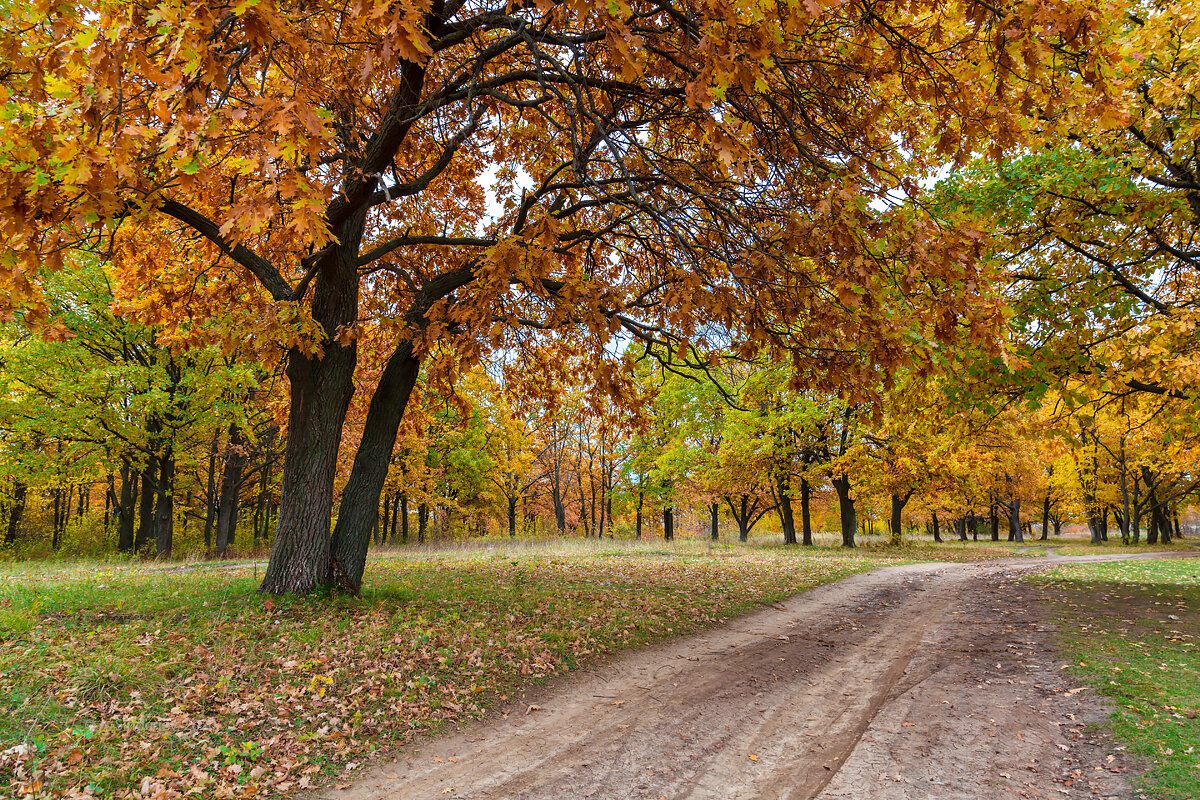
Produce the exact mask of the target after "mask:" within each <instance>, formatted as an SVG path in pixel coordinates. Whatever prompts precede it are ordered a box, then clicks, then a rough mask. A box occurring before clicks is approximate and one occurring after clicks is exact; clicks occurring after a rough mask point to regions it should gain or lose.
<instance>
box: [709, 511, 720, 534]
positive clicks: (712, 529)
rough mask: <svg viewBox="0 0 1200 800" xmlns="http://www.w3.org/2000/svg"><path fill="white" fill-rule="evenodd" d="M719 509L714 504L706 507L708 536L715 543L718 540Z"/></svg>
mask: <svg viewBox="0 0 1200 800" xmlns="http://www.w3.org/2000/svg"><path fill="white" fill-rule="evenodd" d="M719 509H720V506H719V505H717V504H716V503H713V504H712V505H710V506H709V507H708V513H709V525H708V536H709V538H710V539H712V540H713V541H714V542H715V541H717V539H718V535H717V513H718V511H719Z"/></svg>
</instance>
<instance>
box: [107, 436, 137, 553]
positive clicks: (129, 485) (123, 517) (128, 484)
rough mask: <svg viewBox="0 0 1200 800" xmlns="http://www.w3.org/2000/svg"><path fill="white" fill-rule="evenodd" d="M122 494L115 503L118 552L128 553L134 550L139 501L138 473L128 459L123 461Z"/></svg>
mask: <svg viewBox="0 0 1200 800" xmlns="http://www.w3.org/2000/svg"><path fill="white" fill-rule="evenodd" d="M120 474H121V494H120V497H119V498H117V499H115V500H114V501H113V507H114V509H115V510H116V512H117V550H118V551H120V552H122V553H128V552H130V551H131V550H133V549H134V544H133V542H134V532H133V526H134V522H135V521H136V520H135V519H134V516H135V514H134V505H135V503H136V499H137V493H138V491H137V489H138V486H137V472H136V471H135V470H134V468H133V464H131V463H129V459H128V458H122V459H121V473H120Z"/></svg>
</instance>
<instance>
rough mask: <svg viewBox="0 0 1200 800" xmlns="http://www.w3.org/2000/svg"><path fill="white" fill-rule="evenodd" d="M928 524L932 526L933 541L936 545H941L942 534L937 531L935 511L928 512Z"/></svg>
mask: <svg viewBox="0 0 1200 800" xmlns="http://www.w3.org/2000/svg"><path fill="white" fill-rule="evenodd" d="M929 522H930V524H931V525H932V526H933V540H934V541H935V542H937V543H938V544H941V541H942V534H941V531H939V530H938V518H937V512H936V511H931V512H929Z"/></svg>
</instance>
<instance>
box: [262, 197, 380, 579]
mask: <svg viewBox="0 0 1200 800" xmlns="http://www.w3.org/2000/svg"><path fill="white" fill-rule="evenodd" d="M365 220H366V212H365V211H360V212H357V213H355V214H353V215H351V217H350V219H348V220H347V221H346V222H345V223H344V224H343V225H342V226H340V228H339V229H338V230H336V231H334V232H333V233H334V241H336V242H337V243H338V245H337V246H335V247H332V248H330V249H329V250H328V251H327V253H326V254H325V255H324V256H322V257H321V259H320V260H319V261H318V262H317V264H316V265H314V267H313V269H315V270H316V273H315V274H316V278H315V280H314V282H313V299H312V318H313V320H315V321H316V322H317V323H318V324H320V325H321V329H322V333H323V337H324V338H323V341H322V342H321V352H320V353H314V354H309V353H307V352H305V351H304V350H302V349H301V348H299V347H293V348H291V349H290V350H289V351H288V357H287V358H288V363H287V375H288V381H289V383H290V390H289V391H290V399H291V406H290V408H289V411H288V429H287V446H286V447H285V449H284V456H283V482H282V484H281V486H280V505H279V526H278V530H277V532H276V535H275V543H274V545H273V546H272V548H271V560H270V562H269V563H268V564H267V569H266V573H265V574H264V576H263V582H262V585H261V586H259V591H260V592H265V593H269V594H283V593H288V592H294V593H297V594H304V593H307V592H311V591H312V590H313V589H315V588H316V587H317V586H319V585H321V584H329V583H337V584H339V585H340V584H342V583H344V582H345V575H344V570H343V569H342V568H341V567H340V565H339V567H337V568H336V569H335V566H334V560H333V557H332V547H331V545H332V540H331V537H330V535H329V534H330V520H331V517H332V513H333V481H334V474H335V472H336V469H337V460H338V448H339V446H340V445H341V441H342V426H343V425H344V423H345V421H346V410H347V409H348V408H349V406H350V398H351V395H353V393H354V367H355V364H356V362H357V360H358V344H357V340H356V339H355V338H353V337H350V339H349V341H347V340H346V338H345V337H346V332H347V331H348V330H351V329H352V328H353V326H354V324H355V323H356V322H357V321H358V288H359V287H358V277H359V276H358V266H357V255H358V247H359V243H360V242H361V238H362V230H363V225H364V222H365ZM389 455H390V453H389ZM357 500H361V498H356V501H357ZM374 508H375V503H371V504H370V506H369V508H368V510H367V513H368V514H369V513H370V511H373V510H374ZM359 513H360V514H361V513H362V511H361V510H360V511H359ZM364 527H367V528H368V529H369V526H364Z"/></svg>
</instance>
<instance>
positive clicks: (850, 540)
mask: <svg viewBox="0 0 1200 800" xmlns="http://www.w3.org/2000/svg"><path fill="white" fill-rule="evenodd" d="M832 483H833V489H834V491H835V492H836V493H837V498H838V511H839V516H840V518H841V523H842V547H854V533H855V528H857V527H858V519H857V515H856V514H855V512H854V498H852V497H851V496H850V477H849V476H848V475H846V473H844V472H843V473H842V474H841V475H839V476H837V477H836V478H834V479H833V481H832Z"/></svg>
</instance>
